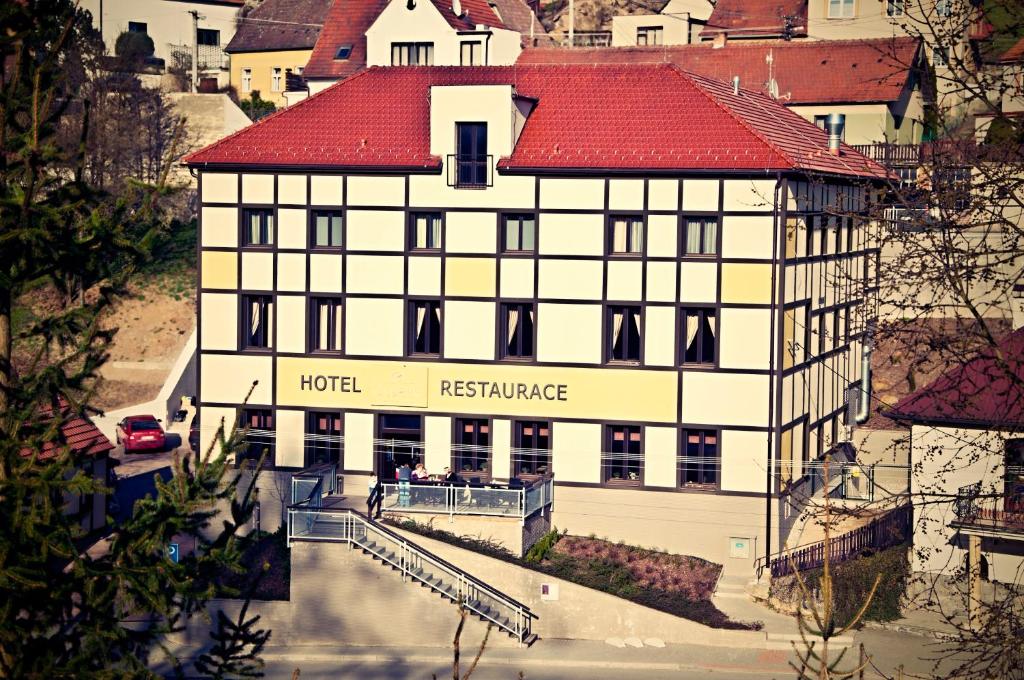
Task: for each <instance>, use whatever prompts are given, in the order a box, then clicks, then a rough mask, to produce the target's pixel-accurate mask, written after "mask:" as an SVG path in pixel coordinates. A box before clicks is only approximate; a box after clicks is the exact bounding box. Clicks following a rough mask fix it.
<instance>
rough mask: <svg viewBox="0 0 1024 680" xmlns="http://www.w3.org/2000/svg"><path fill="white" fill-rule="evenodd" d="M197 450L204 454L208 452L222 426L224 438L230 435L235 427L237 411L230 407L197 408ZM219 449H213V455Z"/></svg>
mask: <svg viewBox="0 0 1024 680" xmlns="http://www.w3.org/2000/svg"><path fill="white" fill-rule="evenodd" d="M199 415H201V416H202V417H201V418H200V419H199V423H200V424H199V450H200V451H202V452H203V454H205V453H206V452H207V451H209V450H210V445H211V444H212V443H213V440H214V439H215V438H216V436H217V433H218V432H219V431H220V428H221V425H223V426H224V433H225V437H227V436H228V435H229V434H230V433H231V428H232V427H234V425H235V416H236V415H237V411H236V410H235V409H234V408H232V407H224V406H202V407H200V408H199ZM219 450H220V449H214V453H216V452H218V451H219Z"/></svg>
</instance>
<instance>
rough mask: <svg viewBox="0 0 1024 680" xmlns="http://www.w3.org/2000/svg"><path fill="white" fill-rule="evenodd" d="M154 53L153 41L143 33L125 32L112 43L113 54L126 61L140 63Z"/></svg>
mask: <svg viewBox="0 0 1024 680" xmlns="http://www.w3.org/2000/svg"><path fill="white" fill-rule="evenodd" d="M154 51H156V48H155V47H154V45H153V39H152V38H150V37H149V36H148V35H147V34H145V33H138V32H134V31H125V32H124V33H122V34H121V35H119V36H117V40H116V41H115V42H114V54H116V55H117V56H119V57H121V58H122V59H127V60H128V61H142V60H143V59H145V58H146V57H152V56H153V52H154Z"/></svg>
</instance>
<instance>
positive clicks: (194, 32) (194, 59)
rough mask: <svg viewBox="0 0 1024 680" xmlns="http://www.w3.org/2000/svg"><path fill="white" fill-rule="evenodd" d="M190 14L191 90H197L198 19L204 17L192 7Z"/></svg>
mask: <svg viewBox="0 0 1024 680" xmlns="http://www.w3.org/2000/svg"><path fill="white" fill-rule="evenodd" d="M188 13H189V14H191V15H192V91H193V92H198V91H199V20H200V19H205V18H206V17H204V16H201V15H200V14H199V12H197V11H196V10H194V9H190V10H189V11H188Z"/></svg>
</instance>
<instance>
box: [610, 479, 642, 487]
mask: <svg viewBox="0 0 1024 680" xmlns="http://www.w3.org/2000/svg"><path fill="white" fill-rule="evenodd" d="M602 486H604V487H606V488H609V489H639V488H640V487H641V486H643V481H642V480H639V479H606V480H604V482H602Z"/></svg>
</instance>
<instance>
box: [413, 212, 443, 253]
mask: <svg viewBox="0 0 1024 680" xmlns="http://www.w3.org/2000/svg"><path fill="white" fill-rule="evenodd" d="M409 247H410V248H411V249H413V250H439V249H440V248H441V214H440V213H410V215H409Z"/></svg>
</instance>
